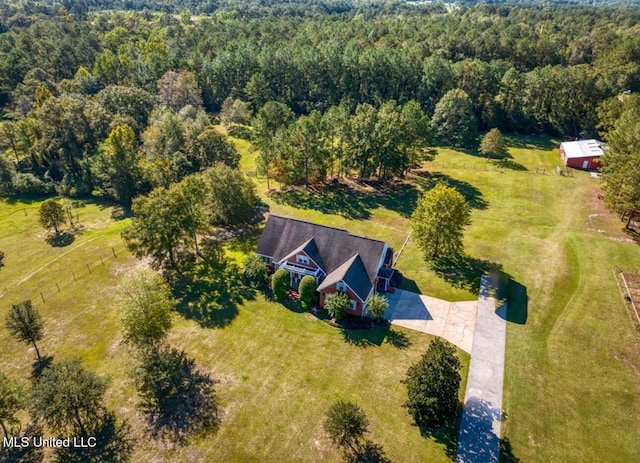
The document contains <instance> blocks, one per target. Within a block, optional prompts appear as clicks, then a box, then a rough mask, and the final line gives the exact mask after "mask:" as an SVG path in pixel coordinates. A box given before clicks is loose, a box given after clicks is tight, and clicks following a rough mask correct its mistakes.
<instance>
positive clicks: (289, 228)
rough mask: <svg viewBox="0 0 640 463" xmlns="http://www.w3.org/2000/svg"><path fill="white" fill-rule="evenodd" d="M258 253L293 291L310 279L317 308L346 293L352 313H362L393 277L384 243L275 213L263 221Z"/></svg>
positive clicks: (350, 312) (389, 255)
mask: <svg viewBox="0 0 640 463" xmlns="http://www.w3.org/2000/svg"><path fill="white" fill-rule="evenodd" d="M256 252H257V254H258V255H259V256H260V257H261V259H262V260H263V261H264V262H265V263H266V264H267V265H268V266H269V267H270V268H271V269H273V270H277V269H280V268H282V269H285V270H286V271H287V272H289V275H290V276H291V287H292V288H293V289H297V288H298V284H299V283H300V280H301V279H302V278H303V277H304V276H306V275H311V276H312V277H314V278H315V279H316V282H317V283H318V293H320V294H319V296H320V297H319V300H320V305H321V306H323V305H324V303H325V301H326V299H327V296H328V295H331V294H333V293H336V292H343V293H346V294H347V296H348V297H349V305H350V307H349V311H348V313H349V314H351V315H365V313H366V310H365V309H366V306H367V301H368V298H369V296H370V295H372V294H373V293H374V292H375V291H386V290H387V289H388V288H389V280H390V278H391V276H392V275H393V269H392V268H391V265H392V262H393V249H391V248H390V247H389V246H388V245H387V244H386V243H385V242H383V241H378V240H373V239H370V238H365V237H363V236H355V235H352V234H351V233H349V232H348V231H346V230H341V229H339V228H333V227H326V226H324V225H316V224H313V223H309V222H304V221H301V220H295V219H289V218H286V217H280V216H277V215H270V216H269V218H268V219H267V223H266V225H265V227H264V230H263V232H262V236H261V237H260V241H259V242H258V248H257V250H256Z"/></svg>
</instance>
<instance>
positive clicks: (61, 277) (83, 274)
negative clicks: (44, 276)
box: [0, 246, 129, 303]
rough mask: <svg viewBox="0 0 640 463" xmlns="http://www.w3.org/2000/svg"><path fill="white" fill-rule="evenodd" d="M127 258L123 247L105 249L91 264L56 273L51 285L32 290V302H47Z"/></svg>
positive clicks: (7, 290) (127, 254)
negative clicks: (108, 266)
mask: <svg viewBox="0 0 640 463" xmlns="http://www.w3.org/2000/svg"><path fill="white" fill-rule="evenodd" d="M128 256H129V251H127V248H126V247H125V246H120V247H118V248H115V247H111V248H108V249H105V251H104V252H103V253H102V254H99V255H98V256H97V258H96V259H95V260H93V261H92V262H86V263H85V265H84V266H82V267H76V268H74V269H69V270H65V271H64V272H58V273H56V274H55V275H52V277H51V278H50V279H49V280H50V281H51V284H50V285H48V286H46V287H40V288H36V289H35V290H34V293H33V296H32V300H39V301H41V302H42V303H46V302H49V301H50V300H52V299H53V298H55V297H56V296H57V295H58V294H60V293H61V292H62V291H64V290H65V289H67V288H69V287H70V286H71V285H75V284H78V283H81V282H82V281H83V280H86V279H87V278H90V277H91V276H92V275H94V274H96V273H98V272H100V271H102V270H103V269H104V268H106V267H107V265H108V264H110V263H112V262H115V261H117V260H120V259H124V258H126V257H128ZM12 289H13V288H8V289H5V290H4V291H2V292H1V293H0V296H4V295H5V294H7V293H9V292H10V291H11V290H12Z"/></svg>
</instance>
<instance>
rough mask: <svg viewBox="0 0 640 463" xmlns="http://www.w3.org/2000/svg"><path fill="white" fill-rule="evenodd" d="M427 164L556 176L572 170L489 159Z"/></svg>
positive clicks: (451, 167)
mask: <svg viewBox="0 0 640 463" xmlns="http://www.w3.org/2000/svg"><path fill="white" fill-rule="evenodd" d="M426 165H427V166H429V167H433V168H441V169H458V170H475V171H479V172H483V171H484V172H506V171H510V172H520V173H523V174H535V175H549V174H556V175H557V176H563V177H573V176H574V170H575V169H572V168H571V167H566V166H562V167H560V166H557V167H556V168H555V169H553V168H548V167H540V166H538V167H535V168H533V167H532V168H527V167H525V166H523V165H521V164H517V163H514V162H512V163H509V162H507V163H505V164H500V163H496V162H491V161H486V160H485V161H483V162H449V161H440V160H434V161H427V164H426Z"/></svg>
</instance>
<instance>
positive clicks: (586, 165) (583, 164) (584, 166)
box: [582, 161, 589, 169]
mask: <svg viewBox="0 0 640 463" xmlns="http://www.w3.org/2000/svg"><path fill="white" fill-rule="evenodd" d="M582 168H583V169H588V168H589V161H582Z"/></svg>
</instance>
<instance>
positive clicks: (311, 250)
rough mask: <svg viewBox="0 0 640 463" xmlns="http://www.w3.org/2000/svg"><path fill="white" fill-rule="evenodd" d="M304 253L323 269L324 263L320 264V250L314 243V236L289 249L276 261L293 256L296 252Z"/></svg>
mask: <svg viewBox="0 0 640 463" xmlns="http://www.w3.org/2000/svg"><path fill="white" fill-rule="evenodd" d="M300 253H305V254H306V255H307V256H309V258H310V259H311V260H313V261H314V262H315V263H316V265H317V266H318V267H320V269H322V271H324V265H323V264H322V257H321V256H320V251H319V250H318V246H317V245H316V240H315V239H314V238H310V239H308V240H307V241H305V242H304V243H302V244H301V245H300V246H298V247H297V248H296V249H294V250H293V251H291V252H290V253H289V254H287V255H286V256H284V257H283V258H282V259H278V262H280V261H284V260H287V259H289V258H290V257H293V256H295V255H297V254H300Z"/></svg>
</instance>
